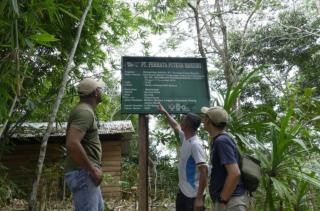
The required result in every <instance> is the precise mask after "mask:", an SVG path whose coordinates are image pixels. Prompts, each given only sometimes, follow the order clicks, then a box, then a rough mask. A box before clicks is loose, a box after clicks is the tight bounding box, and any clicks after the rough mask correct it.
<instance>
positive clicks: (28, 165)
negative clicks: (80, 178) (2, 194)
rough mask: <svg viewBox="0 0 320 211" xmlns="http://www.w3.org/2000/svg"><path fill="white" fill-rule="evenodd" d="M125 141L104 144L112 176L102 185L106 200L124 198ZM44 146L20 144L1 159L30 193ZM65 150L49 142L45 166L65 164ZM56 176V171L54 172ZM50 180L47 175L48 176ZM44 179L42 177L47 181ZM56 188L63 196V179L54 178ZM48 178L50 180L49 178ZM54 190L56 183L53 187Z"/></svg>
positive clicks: (105, 169) (104, 161)
mask: <svg viewBox="0 0 320 211" xmlns="http://www.w3.org/2000/svg"><path fill="white" fill-rule="evenodd" d="M121 143H122V142H121V141H119V140H118V141H116V140H115V141H109V140H107V141H103V142H102V150H103V157H102V169H103V172H104V173H107V175H109V176H108V177H107V178H108V180H107V181H104V182H103V183H102V185H101V191H102V193H103V197H104V199H105V200H106V201H107V200H108V199H110V198H113V199H119V198H120V197H121V186H120V183H119V182H120V174H121V173H120V172H121ZM39 149H40V144H37V143H32V144H31V143H30V144H26V143H24V144H22V145H16V146H15V147H14V149H13V150H12V151H11V152H9V153H7V154H6V155H5V156H3V158H1V161H0V162H1V163H3V165H5V166H6V167H8V174H9V177H10V178H11V179H13V181H14V182H15V183H16V184H18V185H19V187H21V188H22V189H23V190H24V191H25V192H26V193H27V194H28V193H30V191H31V187H32V181H33V179H34V176H35V169H36V164H37V161H38V156H39ZM61 159H62V151H61V144H60V143H54V144H53V143H49V144H48V147H47V153H46V159H45V165H47V166H49V165H51V166H52V164H57V162H58V161H62V160H61ZM53 173H54V172H53ZM45 177H47V176H45ZM45 177H44V176H42V178H45ZM52 177H53V179H56V180H55V181H54V186H56V187H55V188H56V191H57V192H60V193H57V196H58V195H62V184H61V183H62V180H61V179H62V178H61V177H60V178H55V177H58V176H57V175H52ZM47 178H48V177H47ZM50 188H51V191H52V184H51V185H50Z"/></svg>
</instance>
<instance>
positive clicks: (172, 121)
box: [158, 104, 181, 131]
mask: <svg viewBox="0 0 320 211" xmlns="http://www.w3.org/2000/svg"><path fill="white" fill-rule="evenodd" d="M158 109H159V111H160V112H161V113H162V114H164V115H165V116H166V118H167V120H168V122H169V125H170V126H171V127H172V128H173V129H174V130H175V131H180V130H181V127H180V125H179V124H178V122H177V121H176V120H175V119H174V118H173V117H172V116H171V115H170V114H169V113H168V112H167V110H166V109H165V108H164V107H163V106H162V105H161V104H159V107H158Z"/></svg>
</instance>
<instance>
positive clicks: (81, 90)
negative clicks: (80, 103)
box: [77, 78, 105, 96]
mask: <svg viewBox="0 0 320 211" xmlns="http://www.w3.org/2000/svg"><path fill="white" fill-rule="evenodd" d="M104 87H105V83H104V82H103V81H102V80H98V81H97V80H94V79H92V78H85V79H83V80H82V81H80V83H79V84H78V86H77V90H78V94H79V95H80V96H87V95H90V94H91V93H92V92H93V91H94V90H95V89H97V88H104Z"/></svg>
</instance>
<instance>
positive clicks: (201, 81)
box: [121, 56, 210, 114]
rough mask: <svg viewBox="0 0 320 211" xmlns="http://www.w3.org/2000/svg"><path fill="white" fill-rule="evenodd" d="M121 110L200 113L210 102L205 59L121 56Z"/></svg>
mask: <svg viewBox="0 0 320 211" xmlns="http://www.w3.org/2000/svg"><path fill="white" fill-rule="evenodd" d="M121 74H122V81H121V112H122V113H133V114H154V113H159V112H158V110H157V109H158V105H159V103H161V104H162V105H163V106H164V107H165V108H166V109H167V110H168V112H170V113H187V112H194V113H200V109H201V107H202V106H208V105H209V101H210V96H209V89H208V78H207V63H206V59H205V58H180V57H178V58H174V57H127V56H125V57H122V71H121Z"/></svg>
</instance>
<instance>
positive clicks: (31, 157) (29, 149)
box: [1, 143, 62, 194]
mask: <svg viewBox="0 0 320 211" xmlns="http://www.w3.org/2000/svg"><path fill="white" fill-rule="evenodd" d="M39 149H40V144H36V143H30V144H22V145H16V146H14V147H13V149H12V150H11V151H10V152H8V153H6V154H5V155H4V156H3V157H2V159H1V162H2V163H3V165H4V166H6V167H7V168H8V176H9V178H10V179H12V180H13V181H14V183H15V184H17V185H18V186H19V187H20V188H21V189H22V190H23V191H25V192H26V193H27V194H28V193H30V191H31V187H32V182H33V179H34V178H35V171H36V165H37V162H38V157H39ZM61 156H62V153H61V150H60V145H59V144H51V143H50V144H48V147H47V152H46V159H45V163H44V164H45V166H46V167H48V166H49V167H51V168H52V172H50V171H46V170H45V171H44V172H43V174H42V178H45V179H47V180H49V179H50V180H51V182H54V183H55V184H56V185H58V183H59V179H61V178H57V177H58V176H57V175H58V172H56V171H55V170H53V168H54V167H52V166H53V165H54V164H57V162H58V161H59V160H60V159H61V158H62V157H61ZM56 168H57V169H59V166H57V167H56ZM56 190H57V191H58V190H59V187H57V188H56Z"/></svg>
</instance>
